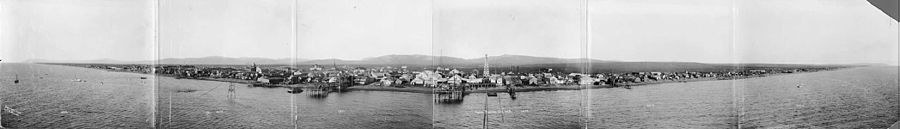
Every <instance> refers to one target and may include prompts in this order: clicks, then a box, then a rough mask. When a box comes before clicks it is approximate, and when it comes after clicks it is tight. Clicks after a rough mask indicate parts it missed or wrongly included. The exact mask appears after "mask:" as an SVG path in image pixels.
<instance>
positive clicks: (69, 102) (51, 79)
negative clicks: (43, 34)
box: [0, 63, 155, 128]
mask: <svg viewBox="0 0 900 129" xmlns="http://www.w3.org/2000/svg"><path fill="white" fill-rule="evenodd" d="M16 75H18V78H19V81H20V82H19V83H18V84H15V83H14V82H13V80H15V76H16ZM76 76H77V78H79V79H83V80H86V81H87V82H73V81H72V80H73V79H76ZM140 77H149V78H148V79H140ZM154 79H155V78H154V77H152V76H148V75H141V74H135V73H120V72H107V71H101V70H92V69H85V68H76V67H68V66H55V65H34V64H8V63H4V64H2V65H0V99H2V105H3V106H6V107H10V108H13V109H14V110H16V111H18V112H21V114H20V116H15V115H13V114H10V113H8V112H3V113H0V114H2V115H3V118H2V122H3V126H4V127H9V128H149V127H150V126H151V123H152V120H153V119H152V118H153V117H152V112H151V111H152V107H153V106H152V102H153V101H152V100H153V98H152V97H153V82H154Z"/></svg>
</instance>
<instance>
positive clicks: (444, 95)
mask: <svg viewBox="0 0 900 129" xmlns="http://www.w3.org/2000/svg"><path fill="white" fill-rule="evenodd" d="M442 87H444V88H436V89H435V90H434V97H433V98H434V102H436V103H459V102H462V101H463V98H464V97H465V94H466V89H467V88H466V87H465V86H462V85H445V86H442Z"/></svg>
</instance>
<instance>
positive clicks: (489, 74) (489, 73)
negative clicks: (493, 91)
mask: <svg viewBox="0 0 900 129" xmlns="http://www.w3.org/2000/svg"><path fill="white" fill-rule="evenodd" d="M489 66H490V65H488V55H487V54H484V77H489V76H491V72H490V67H489Z"/></svg>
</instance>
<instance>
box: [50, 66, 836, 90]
mask: <svg viewBox="0 0 900 129" xmlns="http://www.w3.org/2000/svg"><path fill="white" fill-rule="evenodd" d="M49 65H52V64H49ZM60 66H69V65H60ZM70 67H77V66H70ZM78 68H86V67H78ZM86 69H95V70H102V71H107V72H125V73H137V74H143V75H150V76H157V77H169V78H176V77H175V76H174V75H168V74H153V73H143V72H133V71H117V70H109V69H97V68H86ZM833 70H839V69H831V70H822V71H814V72H823V71H833ZM814 72H795V73H770V74H761V75H755V76H743V77H732V78H725V79H722V78H717V77H707V78H692V79H682V80H662V81H649V82H638V83H624V84H619V85H620V86H612V85H590V84H583V85H543V86H521V87H515V89H514V91H515V92H537V91H560V90H584V89H601V88H620V87H621V88H625V87H632V86H645V85H657V84H668V83H688V82H701V81H719V80H740V79H751V78H761V77H769V76H781V75H789V74H803V73H814ZM181 79H189V80H201V81H216V82H229V83H238V84H248V85H250V84H253V81H251V80H240V79H231V78H211V77H200V78H181ZM295 87H299V88H310V87H314V86H311V85H310V84H290V85H286V84H279V86H275V87H270V88H295ZM347 90H348V91H388V92H407V93H422V94H434V89H432V88H427V87H404V88H399V87H390V86H387V87H386V86H374V85H371V84H370V85H356V86H350V87H348V88H347ZM490 92H507V90H506V88H504V87H491V88H477V89H472V90H467V91H466V93H490Z"/></svg>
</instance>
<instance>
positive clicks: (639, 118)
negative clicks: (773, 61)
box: [0, 64, 900, 128]
mask: <svg viewBox="0 0 900 129" xmlns="http://www.w3.org/2000/svg"><path fill="white" fill-rule="evenodd" d="M76 73H77V76H78V78H81V79H84V80H87V81H88V82H72V81H70V80H71V79H74V76H75V75H76ZM16 74H18V75H19V79H20V80H21V81H22V83H20V84H13V83H12V78H14V76H15V75H16ZM141 76H147V75H141V74H133V73H119V72H106V71H101V70H92V69H85V68H77V67H67V66H53V65H34V64H3V65H2V66H0V84H2V86H0V97H2V99H3V105H4V106H9V107H12V108H14V109H16V110H17V111H20V112H22V114H21V116H14V115H12V114H9V113H3V121H2V122H3V125H4V126H6V127H14V128H151V127H152V126H155V127H157V128H482V127H484V126H485V125H487V126H489V127H490V128H886V127H888V126H890V124H892V123H894V122H896V121H897V120H898V119H900V118H898V116H900V112H898V110H900V103H898V101H900V99H898V98H900V97H898V96H900V87H898V77H900V76H898V68H897V67H864V68H851V69H842V70H836V71H825V72H815V73H801V74H791V75H781V76H770V77H764V78H752V79H744V80H736V81H706V82H690V83H671V84H660V85H648V86H640V87H633V88H632V89H621V88H612V89H589V90H575V91H543V92H523V93H519V94H518V98H517V99H515V100H513V99H510V98H509V96H508V95H506V94H504V93H501V94H500V95H499V96H498V97H486V96H485V94H470V95H468V96H466V99H465V101H464V102H463V103H459V104H433V103H432V99H431V97H432V96H431V95H428V94H417V93H402V92H383V91H353V92H345V93H331V94H329V95H328V96H327V97H325V98H313V97H309V96H307V95H306V94H288V93H286V89H279V88H250V87H246V85H240V84H234V85H236V86H235V87H236V90H235V92H234V93H229V92H228V86H229V85H230V84H229V83H225V82H214V81H198V80H186V79H174V78H168V77H159V78H154V77H152V76H147V77H150V78H148V79H139V77H141ZM100 82H103V83H102V84H101V83H100ZM154 84H155V85H154ZM798 85H799V87H798ZM155 86H156V87H157V94H156V96H155V97H157V101H155V102H156V104H157V105H156V106H155V109H156V114H155V115H153V112H152V111H153V109H154V106H153V102H154V101H152V100H153V97H154V95H153V90H154V87H155ZM229 95H234V97H228V96H229ZM485 110H487V112H486V114H487V122H485ZM154 121H155V122H154Z"/></svg>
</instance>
